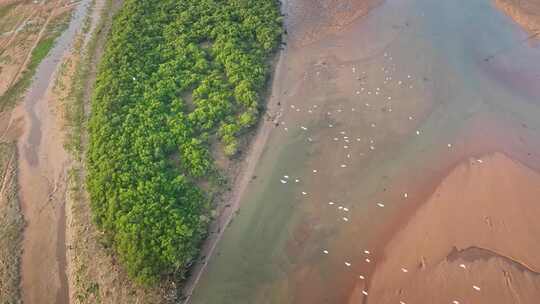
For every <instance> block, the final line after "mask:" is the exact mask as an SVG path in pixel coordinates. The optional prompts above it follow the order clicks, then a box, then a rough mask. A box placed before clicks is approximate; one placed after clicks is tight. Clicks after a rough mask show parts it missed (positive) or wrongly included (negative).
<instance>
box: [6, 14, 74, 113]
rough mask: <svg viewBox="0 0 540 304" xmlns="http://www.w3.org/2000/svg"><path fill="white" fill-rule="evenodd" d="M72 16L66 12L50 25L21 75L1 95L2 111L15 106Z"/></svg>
mask: <svg viewBox="0 0 540 304" xmlns="http://www.w3.org/2000/svg"><path fill="white" fill-rule="evenodd" d="M70 18H71V12H66V13H64V14H61V15H59V16H57V17H56V18H55V19H54V20H52V21H51V23H50V24H49V25H48V27H47V29H46V32H45V34H44V35H43V37H42V38H41V40H40V41H39V42H38V44H37V45H36V47H35V48H34V50H32V54H31V55H30V61H29V63H28V65H27V66H26V68H25V70H24V72H23V73H22V75H21V77H20V78H19V79H18V80H17V81H16V82H15V83H14V84H13V85H12V86H11V87H9V89H7V91H6V92H5V93H4V94H3V95H2V96H0V112H3V111H5V110H7V109H9V108H11V107H13V106H14V105H15V104H16V103H17V102H18V101H19V99H20V98H21V96H22V95H23V94H24V93H25V92H26V89H28V87H29V86H30V84H31V83H32V77H33V76H34V74H35V73H36V70H37V67H38V66H39V64H40V63H41V61H42V60H43V59H44V58H45V57H47V55H48V54H49V51H50V50H51V49H52V48H53V46H54V42H55V40H56V38H58V37H59V36H60V34H62V32H63V31H64V30H65V29H66V28H67V26H68V24H69V20H70Z"/></svg>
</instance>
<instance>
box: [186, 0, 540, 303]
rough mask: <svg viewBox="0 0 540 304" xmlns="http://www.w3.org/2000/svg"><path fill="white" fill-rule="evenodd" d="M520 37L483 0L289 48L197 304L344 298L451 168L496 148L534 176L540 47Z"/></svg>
mask: <svg viewBox="0 0 540 304" xmlns="http://www.w3.org/2000/svg"><path fill="white" fill-rule="evenodd" d="M293 3H294V2H293ZM292 7H294V4H293V5H292ZM291 15H292V16H293V17H291V18H294V14H291ZM291 30H294V29H290V28H289V31H291ZM527 37H528V34H527V33H526V32H524V31H522V30H521V29H520V28H518V27H517V26H516V25H515V24H514V23H513V22H512V21H511V20H510V19H509V18H508V17H507V16H505V15H503V14H502V13H501V12H499V11H498V10H496V9H495V8H494V7H493V6H492V4H491V3H490V2H489V1H488V0H474V1H471V0H456V1H431V0H389V1H387V2H386V3H385V4H383V5H382V6H380V7H379V8H377V9H375V10H374V11H372V12H371V13H370V15H369V16H368V17H366V18H365V19H362V20H359V21H358V22H356V23H355V24H354V25H352V26H351V27H350V28H348V29H347V30H346V31H344V32H343V33H341V34H340V35H336V36H332V37H327V38H324V39H322V40H320V41H319V42H316V43H313V44H310V45H308V46H305V47H302V48H300V49H299V48H295V47H294V46H291V47H289V48H288V49H287V50H286V52H285V53H284V56H285V57H284V67H285V68H284V69H282V73H280V74H278V75H277V77H276V81H278V82H279V84H280V85H278V86H277V88H278V89H277V90H275V91H274V92H273V93H274V94H276V95H281V96H282V105H284V106H285V113H284V116H283V121H284V125H281V126H280V127H278V128H276V129H275V130H274V132H273V134H272V135H271V137H270V139H269V141H268V143H267V148H266V151H265V153H264V155H263V157H262V159H261V161H260V163H259V166H258V169H257V171H256V173H255V174H256V175H257V179H256V180H254V181H253V182H252V185H251V187H250V189H249V190H248V193H246V194H245V196H244V199H243V205H242V208H241V210H240V212H239V214H238V215H237V216H236V217H235V218H234V220H233V222H232V224H231V225H230V227H229V228H228V229H227V231H226V232H225V234H224V237H223V239H222V241H221V242H220V244H219V245H218V250H217V253H216V254H215V255H214V257H212V259H211V260H210V262H209V266H208V270H207V272H206V273H205V274H204V275H203V276H202V279H201V281H200V283H199V286H198V287H197V288H196V289H195V292H194V295H193V298H192V303H197V304H198V303H208V304H210V303H212V304H215V303H346V302H347V301H348V299H349V295H350V293H351V292H352V289H353V287H354V285H355V282H356V281H357V280H358V275H359V274H363V273H367V272H369V271H370V270H371V269H372V267H373V264H374V262H375V261H373V258H372V260H371V261H370V263H367V262H366V261H365V258H366V256H367V257H370V256H376V255H377V252H375V251H376V250H377V249H378V248H379V246H380V244H381V243H382V242H384V240H385V238H386V237H387V236H386V235H385V233H386V231H387V229H388V227H387V226H386V225H387V224H388V223H390V222H395V221H396V217H397V216H398V211H399V212H401V211H402V210H403V209H404V208H407V207H411V206H414V205H415V204H417V203H419V202H422V201H423V200H424V199H425V198H426V196H428V195H429V194H430V193H431V191H432V189H433V186H434V185H436V184H437V183H438V181H440V179H441V178H442V176H443V175H444V174H445V172H447V171H448V170H449V169H450V168H451V167H452V166H455V164H456V163H458V162H459V161H461V160H463V159H465V158H467V157H470V156H481V155H483V154H485V153H489V152H494V151H500V152H503V153H505V154H507V155H509V156H511V157H512V158H514V159H518V160H519V161H521V162H522V163H524V164H526V165H528V166H529V167H532V168H534V169H539V168H540V155H539V152H540V139H539V138H538V136H536V134H538V133H537V132H538V130H539V129H540V119H539V118H538V117H540V107H539V106H540V91H539V89H538V87H537V84H538V83H539V82H540V48H539V47H538V44H536V43H535V42H534V41H529V40H527ZM409 75H410V78H409ZM387 77H392V79H388V78H387ZM357 78H360V80H358V79H357ZM399 81H401V82H399ZM362 88H363V90H362ZM377 88H379V90H377ZM357 91H358V92H359V94H357ZM377 92H378V93H377ZM389 97H390V98H389ZM293 105H294V108H293V107H292V106H293ZM315 105H316V106H315ZM390 109H391V110H390ZM329 113H330V114H329ZM302 126H303V127H305V128H306V129H303V128H302ZM285 128H287V130H285ZM417 131H418V133H419V134H418V133H417ZM334 138H337V141H336V140H334ZM342 165H345V167H342ZM313 170H316V172H314V171H313ZM284 175H288V176H289V178H288V179H287V178H285V177H284ZM297 178H298V179H299V182H298V183H296V182H295V179H297ZM280 180H284V181H286V182H287V183H286V184H283V183H282V182H281V181H280ZM302 192H305V193H306V194H305V195H304V194H302ZM330 201H332V202H334V204H333V205H329V202H330ZM376 203H382V204H384V208H380V207H378V206H377V204H376ZM339 206H342V207H344V208H347V210H348V211H345V210H344V209H343V208H342V209H338V207H339ZM344 217H346V218H347V221H345V220H344V219H343V218H344ZM323 250H327V251H328V254H325V253H324V252H323ZM365 250H368V251H370V255H366V254H365V253H364V251H365ZM345 262H347V263H351V265H350V266H347V265H346V264H345Z"/></svg>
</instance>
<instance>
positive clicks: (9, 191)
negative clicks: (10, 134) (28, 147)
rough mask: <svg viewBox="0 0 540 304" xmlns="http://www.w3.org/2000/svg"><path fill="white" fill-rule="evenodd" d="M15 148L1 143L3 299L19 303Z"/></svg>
mask: <svg viewBox="0 0 540 304" xmlns="http://www.w3.org/2000/svg"><path fill="white" fill-rule="evenodd" d="M15 151H16V148H15V144H13V143H0V282H1V284H0V303H2V304H4V303H5V304H7V303H20V301H21V295H20V291H19V284H20V274H19V267H20V257H21V251H22V247H21V241H22V229H23V225H24V221H23V218H22V214H21V210H20V206H19V201H18V199H17V185H16V183H17V182H16V180H17V178H16V171H17V170H16V164H17V161H16V152H15Z"/></svg>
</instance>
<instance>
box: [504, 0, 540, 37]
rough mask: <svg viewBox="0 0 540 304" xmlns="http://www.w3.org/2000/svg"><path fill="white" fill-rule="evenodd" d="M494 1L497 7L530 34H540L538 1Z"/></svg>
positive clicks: (539, 7) (539, 2)
mask: <svg viewBox="0 0 540 304" xmlns="http://www.w3.org/2000/svg"><path fill="white" fill-rule="evenodd" d="M494 3H495V6H496V7H497V8H499V9H500V10H501V11H503V12H504V13H505V14H507V15H508V16H510V17H511V18H512V19H513V20H514V21H515V22H516V23H517V24H519V25H520V26H522V27H523V28H524V29H526V30H527V31H529V32H530V33H531V36H534V37H538V35H540V1H536V0H494Z"/></svg>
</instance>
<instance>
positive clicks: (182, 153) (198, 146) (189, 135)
mask: <svg viewBox="0 0 540 304" xmlns="http://www.w3.org/2000/svg"><path fill="white" fill-rule="evenodd" d="M281 22H282V18H281V15H280V12H279V2H278V1H277V0H249V1H248V0H228V1H218V0H184V1H176V0H164V1H150V0H127V1H126V2H125V4H124V7H123V8H122V10H121V12H120V14H119V15H118V16H117V17H116V19H115V21H114V24H113V28H112V33H111V36H110V38H109V41H108V45H107V48H106V51H105V54H104V56H103V59H102V62H101V65H100V69H99V73H98V77H97V82H96V87H95V92H94V96H93V98H92V114H91V118H90V122H89V135H90V136H89V137H90V138H89V139H90V142H89V151H88V155H87V162H88V178H87V186H88V190H89V193H90V197H91V203H92V209H93V212H94V216H95V220H96V222H97V224H98V225H99V227H100V228H101V229H103V230H104V231H105V232H106V235H107V236H108V240H109V241H110V244H111V245H112V246H113V247H114V248H115V249H116V251H117V253H118V256H119V259H120V261H121V262H122V263H123V265H124V266H125V268H126V269H127V272H128V273H129V275H130V276H132V277H133V278H135V279H136V281H138V282H140V283H144V284H152V283H154V282H156V281H158V280H159V278H160V276H162V275H166V274H171V273H175V274H177V275H180V276H182V275H183V274H184V272H185V269H186V267H187V266H188V265H189V264H190V263H191V262H192V260H193V259H194V258H195V257H196V255H197V252H198V246H199V245H200V242H201V240H202V239H203V238H204V236H205V234H206V227H207V224H208V221H209V219H208V216H207V214H208V211H209V210H208V209H209V201H210V198H209V195H208V194H206V193H204V192H203V191H202V190H201V189H200V188H198V187H197V186H196V184H197V183H198V182H200V181H202V180H205V179H208V178H209V177H211V176H212V175H213V174H215V169H214V165H213V160H212V158H211V155H210V150H209V145H210V138H213V137H215V135H217V137H218V138H219V139H220V140H221V141H222V142H223V143H224V145H225V152H226V153H227V154H229V155H234V154H235V153H236V150H237V138H238V136H240V135H241V134H242V133H243V132H244V131H245V130H247V129H249V128H250V127H252V126H253V125H254V124H255V123H256V122H257V119H258V117H259V111H260V109H261V98H260V97H259V94H260V92H262V91H263V89H264V87H265V84H266V82H267V78H268V74H269V70H270V66H269V63H268V62H269V60H268V59H269V57H270V56H271V54H272V53H273V51H274V50H275V49H276V48H277V46H278V44H279V41H280V35H281V31H282V29H281ZM182 96H190V99H191V100H189V104H188V101H186V100H184V99H183V98H182Z"/></svg>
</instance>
